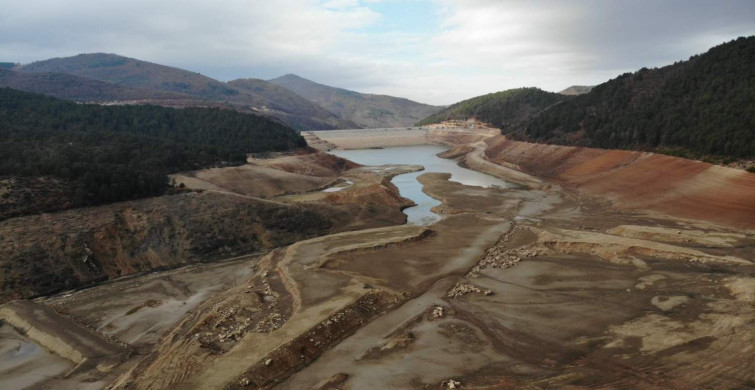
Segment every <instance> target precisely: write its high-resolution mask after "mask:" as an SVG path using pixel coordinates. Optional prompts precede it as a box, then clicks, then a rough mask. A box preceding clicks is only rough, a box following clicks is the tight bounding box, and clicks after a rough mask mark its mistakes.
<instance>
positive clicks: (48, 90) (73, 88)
mask: <svg viewBox="0 0 755 390" xmlns="http://www.w3.org/2000/svg"><path fill="white" fill-rule="evenodd" d="M0 87H8V88H13V89H16V90H19V91H24V92H32V93H41V94H43V95H47V96H52V97H56V98H59V99H66V100H74V101H78V102H88V103H100V102H113V101H134V100H139V101H149V102H150V103H159V104H160V105H163V104H164V103H163V102H166V101H171V102H173V101H181V102H183V103H184V104H185V103H186V102H187V101H188V100H193V104H196V105H201V104H206V103H205V102H206V101H203V100H202V99H199V98H196V97H194V96H190V95H186V94H181V93H176V92H160V91H153V90H148V89H141V88H130V87H124V86H121V85H116V84H111V83H106V82H104V81H100V80H95V79H90V78H86V77H79V76H74V75H72V74H66V73H24V72H14V71H11V70H7V69H3V68H2V66H0Z"/></svg>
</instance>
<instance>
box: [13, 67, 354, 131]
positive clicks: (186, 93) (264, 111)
mask: <svg viewBox="0 0 755 390" xmlns="http://www.w3.org/2000/svg"><path fill="white" fill-rule="evenodd" d="M13 70H14V71H16V72H19V73H25V74H45V75H55V74H58V75H60V74H66V75H72V76H77V77H79V78H84V80H87V79H89V80H90V81H89V82H86V81H85V84H87V85H91V84H92V83H91V81H92V80H98V81H100V82H104V83H108V84H111V85H115V86H118V87H122V88H124V89H123V91H124V92H127V93H124V94H123V95H119V94H118V93H111V95H112V97H113V99H109V100H130V99H132V98H131V96H132V95H133V91H134V90H139V91H142V93H147V98H149V99H150V103H155V104H160V105H168V106H179V107H196V106H200V107H204V106H208V105H210V106H217V105H224V106H227V107H226V108H233V109H236V110H238V111H242V112H251V113H256V114H259V115H265V116H272V117H275V118H278V119H280V120H281V121H283V122H284V123H286V124H288V125H289V126H291V127H294V128H295V129H297V130H321V129H333V128H349V127H351V124H350V123H344V122H342V121H341V120H340V119H338V118H337V117H336V116H335V115H333V114H332V113H330V112H328V111H327V110H325V109H323V108H322V107H319V106H316V105H315V104H314V103H312V102H310V101H309V100H307V99H304V98H301V97H298V98H299V99H296V98H292V97H290V96H281V93H283V94H284V95H295V94H294V93H292V92H291V91H289V90H283V91H280V90H277V88H274V87H276V86H273V85H271V86H269V87H268V88H263V89H261V90H254V89H250V88H243V87H244V86H243V85H241V87H242V88H239V87H238V86H234V85H231V84H229V83H224V82H221V81H218V80H215V79H213V78H210V77H207V76H204V75H202V74H199V73H197V72H191V71H188V70H184V69H179V68H175V67H170V66H165V65H160V64H155V63H151V62H147V61H141V60H138V59H135V58H128V57H123V56H119V55H116V54H106V53H91V54H79V55H76V56H73V57H66V58H51V59H48V60H44V61H37V62H32V63H30V64H25V65H17V66H14V67H13ZM55 77H57V78H58V79H51V80H49V81H50V83H52V84H55V85H59V84H60V80H59V79H60V78H62V77H63V76H55ZM39 81H44V80H40V79H37V80H35V83H34V84H36V88H37V89H32V88H30V87H29V86H28V84H29V83H28V82H26V83H23V84H17V85H10V84H9V85H7V86H10V87H12V88H18V89H22V90H26V91H28V92H39V93H45V94H48V92H47V91H46V90H45V89H44V88H47V89H53V90H59V88H56V87H55V86H52V87H50V86H44V85H42V86H40V85H39V84H40V82H39ZM257 84H267V83H266V82H265V81H262V80H259V82H258V83H257ZM0 85H2V84H0ZM76 88H79V89H81V88H80V87H76ZM112 89H113V90H114V88H112ZM66 90H67V89H64V90H62V91H59V92H66ZM86 90H91V91H92V92H97V91H98V90H97V89H95V88H90V87H87V88H84V89H83V91H86ZM110 92H112V91H110ZM49 95H52V96H56V97H63V98H69V97H67V96H65V95H55V94H49ZM99 95H100V94H93V95H92V96H87V95H86V94H78V95H77V96H75V100H77V101H84V102H91V101H98V98H99ZM166 95H168V96H179V97H180V96H183V97H185V98H190V99H185V100H181V101H177V102H176V101H169V102H165V101H164V100H160V99H164V97H165V96H166ZM71 98H72V99H74V97H71ZM174 100H175V99H174ZM165 103H169V104H165Z"/></svg>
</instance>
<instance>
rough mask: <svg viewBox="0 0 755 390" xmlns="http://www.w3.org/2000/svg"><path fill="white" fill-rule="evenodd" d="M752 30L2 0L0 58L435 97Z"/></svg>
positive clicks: (319, 6) (471, 3)
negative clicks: (132, 61)
mask: <svg viewBox="0 0 755 390" xmlns="http://www.w3.org/2000/svg"><path fill="white" fill-rule="evenodd" d="M754 34H755V1H753V0H741V1H727V0H715V1H714V0H656V1H646V0H632V1H624V0H621V1H619V0H616V1H611V0H587V1H571V0H558V1H501V0H498V1H494V0H415V1H412V0H409V1H398V0H361V1H360V0H327V1H322V0H215V1H199V0H164V1H160V0H0V61H10V62H21V63H28V62H31V61H35V60H41V59H47V58H51V57H67V56H71V55H75V54H78V53H92V52H108V53H117V54H121V55H125V56H128V57H134V58H138V59H141V60H146V61H151V62H157V63H160V64H165V65H170V66H176V67H180V68H184V69H188V70H193V71H198V72H200V73H202V74H205V75H207V76H210V77H213V78H216V79H220V80H223V81H227V80H231V79H235V78H239V77H255V78H262V79H270V78H274V77H277V76H280V75H283V74H286V73H295V74H298V75H300V76H302V77H306V78H309V79H312V80H314V81H317V82H321V83H324V84H328V85H333V86H338V87H343V88H348V89H353V90H357V91H360V92H370V93H384V94H390V95H395V96H402V97H407V98H410V99H413V100H417V101H420V102H425V103H431V104H450V103H454V102H456V101H459V100H462V99H467V98H470V97H473V96H477V95H481V94H485V93H488V92H495V91H500V90H504V89H509V88H516V87H524V86H536V87H540V88H543V89H545V90H550V91H558V90H561V89H563V88H565V87H567V86H570V85H574V84H577V85H592V84H597V83H600V82H603V81H606V80H608V79H610V78H612V77H615V76H617V75H619V74H621V73H623V72H627V71H633V70H637V69H639V68H641V67H643V66H647V67H654V66H661V65H666V64H669V63H673V62H674V61H677V60H684V59H687V58H689V56H691V55H693V54H697V53H701V52H704V51H706V50H707V49H708V48H710V47H711V46H714V45H717V44H719V43H722V42H725V41H728V40H731V39H733V38H736V37H738V36H746V35H754Z"/></svg>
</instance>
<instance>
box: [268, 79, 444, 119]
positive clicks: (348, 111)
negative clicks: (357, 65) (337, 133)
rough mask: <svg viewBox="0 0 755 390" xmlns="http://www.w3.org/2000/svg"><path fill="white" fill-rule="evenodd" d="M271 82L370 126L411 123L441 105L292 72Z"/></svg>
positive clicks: (344, 116) (343, 117)
mask: <svg viewBox="0 0 755 390" xmlns="http://www.w3.org/2000/svg"><path fill="white" fill-rule="evenodd" d="M268 82H270V83H273V84H276V85H279V86H281V87H283V88H286V89H289V90H291V91H293V92H294V93H296V94H298V95H300V96H303V97H304V98H306V99H309V100H310V101H312V102H314V103H316V104H318V105H320V106H321V107H324V108H325V109H326V110H328V111H330V112H332V113H334V114H335V115H337V116H338V117H339V118H341V119H344V120H349V121H352V122H354V123H356V124H358V125H360V126H362V127H367V128H384V127H404V126H411V125H413V124H415V123H416V122H418V121H420V120H421V119H423V118H425V117H427V116H429V115H431V114H433V113H435V112H437V111H439V110H440V109H441V108H442V107H437V106H431V105H429V104H423V103H418V102H415V101H413V100H409V99H406V98H401V97H394V96H388V95H377V94H365V93H360V92H356V91H351V90H348V89H344V88H337V87H332V86H329V85H325V84H320V83H317V82H314V81H312V80H309V79H305V78H303V77H301V76H298V75H295V74H292V73H289V74H286V75H283V76H280V77H278V78H275V79H271V80H268Z"/></svg>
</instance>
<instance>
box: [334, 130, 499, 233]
mask: <svg viewBox="0 0 755 390" xmlns="http://www.w3.org/2000/svg"><path fill="white" fill-rule="evenodd" d="M446 150H448V148H446V147H443V146H435V145H416V146H397V147H390V148H383V149H358V150H331V151H330V152H329V153H331V154H334V155H336V156H339V157H343V158H346V159H349V160H351V161H354V162H356V163H359V164H362V165H383V164H411V165H422V166H424V167H425V170H424V171H420V172H410V173H405V174H403V175H398V176H396V177H394V178H393V180H391V182H392V183H393V184H394V185H396V187H398V189H399V191H400V192H401V196H403V197H405V198H408V199H411V200H413V201H414V203H416V204H417V205H416V206H413V207H409V208H407V209H404V213H405V214H406V216H407V223H410V224H414V225H429V224H431V223H433V222H436V221H438V220H440V218H441V217H440V215H438V214H435V213H434V212H432V211H431V209H432V208H433V207H435V206H438V205H440V201H438V200H435V199H433V198H431V197H430V196H428V195H427V194H425V193H424V192H422V184H421V183H420V182H419V181H418V180H417V177H419V176H420V175H422V174H424V173H427V172H440V173H450V174H451V181H455V182H457V183H461V184H464V185H469V186H479V187H491V186H499V187H513V185H512V184H511V183H508V182H505V181H503V180H501V179H498V178H496V177H494V176H490V175H488V174H485V173H482V172H477V171H473V170H471V169H466V168H462V167H460V166H458V165H456V162H455V161H453V160H447V159H443V158H440V157H438V156H436V155H437V154H438V153H441V152H444V151H446Z"/></svg>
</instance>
